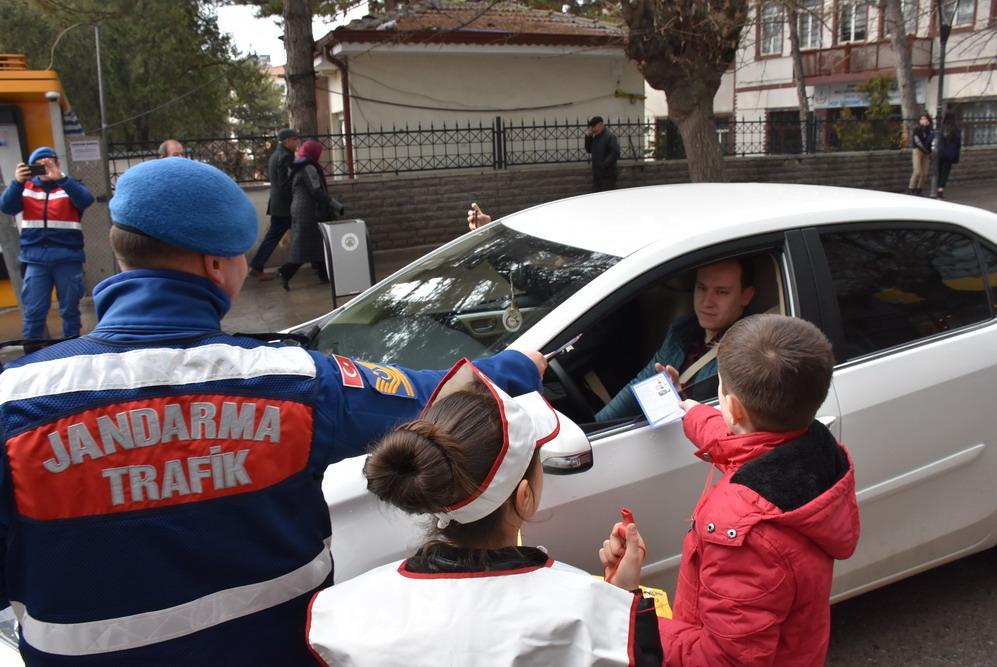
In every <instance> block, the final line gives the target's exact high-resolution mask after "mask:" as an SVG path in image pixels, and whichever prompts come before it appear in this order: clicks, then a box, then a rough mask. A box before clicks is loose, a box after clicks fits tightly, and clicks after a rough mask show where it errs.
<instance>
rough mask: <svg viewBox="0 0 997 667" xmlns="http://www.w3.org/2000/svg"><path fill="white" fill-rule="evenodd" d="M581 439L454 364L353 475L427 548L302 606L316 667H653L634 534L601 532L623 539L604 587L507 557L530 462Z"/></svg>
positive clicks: (535, 480)
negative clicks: (419, 534)
mask: <svg viewBox="0 0 997 667" xmlns="http://www.w3.org/2000/svg"><path fill="white" fill-rule="evenodd" d="M584 438H585V434H584V433H582V431H581V429H580V428H579V427H578V426H577V425H576V424H574V423H573V422H571V421H570V420H569V419H567V418H566V417H565V416H564V415H562V414H560V413H558V412H556V411H555V410H554V409H553V408H552V407H550V405H549V404H548V403H547V402H546V401H545V400H544V399H543V397H541V396H540V394H539V393H537V392H533V393H530V394H525V395H523V396H518V397H516V398H510V397H509V395H508V394H506V393H505V392H504V391H502V390H501V389H500V388H498V387H497V386H495V385H494V384H493V383H492V382H491V381H490V380H489V379H488V378H487V377H486V376H485V375H484V374H483V373H481V371H479V370H478V369H477V368H475V367H474V366H473V365H472V364H471V363H470V362H468V361H467V360H466V359H465V360H462V361H461V362H459V363H458V364H457V365H456V366H455V367H454V368H453V369H451V371H450V373H449V374H448V375H447V377H446V378H444V380H443V381H442V382H441V383H440V385H439V386H438V387H437V388H436V391H435V392H434V394H433V396H432V398H431V399H430V401H429V403H428V404H427V407H426V409H425V411H424V412H423V413H422V415H420V417H419V418H418V419H416V420H415V421H411V422H408V423H405V424H402V425H401V426H398V427H397V428H396V429H395V430H393V431H391V432H390V433H388V434H387V435H386V436H385V437H384V438H383V439H381V441H380V442H378V443H377V444H376V445H375V446H374V447H373V449H372V450H371V453H370V455H369V456H368V458H367V462H366V464H365V466H364V475H365V476H366V478H367V488H368V489H369V490H370V491H371V492H372V493H374V494H375V495H376V496H378V497H379V498H381V499H382V500H384V501H385V502H388V503H390V504H392V505H394V506H396V507H399V508H400V509H402V510H404V511H406V512H409V513H411V514H428V515H432V517H433V523H432V529H431V534H430V539H429V540H428V541H427V542H426V543H425V544H423V545H422V546H421V547H420V548H419V549H418V550H417V551H416V553H415V554H414V555H412V556H411V557H410V558H408V559H406V560H404V561H401V562H400V563H391V564H389V565H384V566H382V567H379V568H376V569H374V570H371V571H370V572H367V573H366V574H363V575H361V576H359V577H357V578H355V579H351V580H349V581H346V582H344V583H341V584H337V585H336V586H333V587H332V588H328V589H326V590H324V591H320V592H319V593H317V594H316V595H315V597H314V598H313V599H312V603H311V605H310V606H309V613H308V630H307V631H306V636H307V640H308V643H309V647H310V648H311V650H312V652H313V653H314V655H315V656H316V658H318V659H319V661H320V662H322V663H323V664H327V665H337V666H339V665H344V666H347V665H348V666H357V667H363V666H367V665H371V666H373V665H377V666H379V667H382V666H390V665H406V666H411V665H433V666H434V667H435V666H438V665H459V666H461V667H465V666H473V665H488V666H489V667H491V666H492V665H512V664H515V665H522V666H532V665H536V666H540V665H544V666H547V665H558V666H559V667H561V666H564V667H575V666H578V667H582V666H588V665H644V664H647V665H652V664H653V665H660V664H661V661H662V651H661V642H660V639H659V636H658V623H657V617H656V615H655V611H654V603H653V601H652V600H650V599H647V600H645V599H644V598H643V597H642V595H641V594H640V590H639V587H638V585H639V578H640V568H641V564H642V563H643V560H644V545H643V541H642V540H641V538H640V535H639V533H638V532H637V528H636V526H634V525H630V526H628V527H623V525H622V524H617V525H616V526H614V527H613V530H614V532H616V531H619V533H618V534H620V535H624V534H625V535H626V539H625V552H624V555H623V557H622V559H621V560H620V563H619V566H618V569H614V570H613V571H607V580H611V581H612V582H613V583H612V584H610V583H606V582H605V581H599V580H597V579H595V578H593V577H592V576H590V575H588V574H586V573H585V572H582V571H581V570H578V569H576V568H573V567H571V566H568V565H565V564H563V563H559V562H556V561H555V560H553V559H552V558H550V557H549V556H548V555H547V554H546V552H544V551H543V550H541V549H538V548H535V547H524V546H517V536H518V533H519V529H520V527H521V526H522V525H523V522H525V521H527V520H529V519H530V518H531V517H532V516H533V515H534V514H535V513H536V511H537V508H538V507H539V505H540V497H541V494H542V491H543V469H542V467H541V465H540V451H541V448H542V447H543V446H544V445H550V444H551V443H555V442H556V443H558V444H561V442H560V441H562V440H563V441H567V442H568V443H579V444H580V445H581V446H582V447H585V446H587V443H586V442H585V441H584ZM579 439H581V440H579ZM577 449H578V448H577V447H573V449H572V450H573V451H577ZM607 545H608V541H607ZM607 548H608V546H607ZM603 562H607V561H606V560H605V559H604V560H603Z"/></svg>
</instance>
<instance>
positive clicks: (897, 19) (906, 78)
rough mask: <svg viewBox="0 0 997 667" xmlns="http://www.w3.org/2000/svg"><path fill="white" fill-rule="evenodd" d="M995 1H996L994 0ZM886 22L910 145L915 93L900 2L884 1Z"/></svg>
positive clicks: (915, 118) (915, 105) (906, 141)
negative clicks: (895, 63) (895, 61)
mask: <svg viewBox="0 0 997 667" xmlns="http://www.w3.org/2000/svg"><path fill="white" fill-rule="evenodd" d="M995 1H997V0H995ZM885 9H886V20H887V22H888V23H889V24H892V29H891V30H890V45H891V46H892V47H893V53H894V55H895V56H896V58H897V83H898V84H899V85H900V110H901V113H903V117H904V124H903V128H904V144H905V145H907V144H909V143H910V135H911V132H913V131H914V127H915V126H916V125H917V117H918V115H919V114H918V108H917V92H916V90H915V88H914V73H913V71H912V68H911V57H910V48H909V44H908V42H907V26H906V25H905V23H904V13H903V8H902V7H901V4H900V0H886V7H885Z"/></svg>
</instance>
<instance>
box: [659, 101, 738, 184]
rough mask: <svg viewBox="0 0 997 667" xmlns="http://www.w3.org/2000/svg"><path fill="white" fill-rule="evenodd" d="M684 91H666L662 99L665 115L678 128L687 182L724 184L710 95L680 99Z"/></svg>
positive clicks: (721, 154) (721, 156) (718, 141)
mask: <svg viewBox="0 0 997 667" xmlns="http://www.w3.org/2000/svg"><path fill="white" fill-rule="evenodd" d="M685 92H686V91H682V93H674V94H673V93H669V92H668V91H666V92H665V96H666V98H667V99H668V101H669V104H668V115H669V116H670V117H671V119H672V120H674V121H675V124H676V125H678V128H679V134H681V135H682V144H683V145H684V146H685V154H686V159H687V160H688V167H689V180H690V181H692V182H693V183H708V182H721V181H724V180H726V179H725V177H724V161H723V152H722V151H721V150H720V140H719V139H718V138H717V125H716V122H715V121H714V118H713V95H708V96H707V95H705V94H704V95H701V96H699V97H698V98H697V99H690V98H689V97H687V96H686V97H685V98H684V99H683V95H684V94H685ZM714 94H715V93H714ZM673 99H682V103H681V104H676V105H672V104H671V100H673Z"/></svg>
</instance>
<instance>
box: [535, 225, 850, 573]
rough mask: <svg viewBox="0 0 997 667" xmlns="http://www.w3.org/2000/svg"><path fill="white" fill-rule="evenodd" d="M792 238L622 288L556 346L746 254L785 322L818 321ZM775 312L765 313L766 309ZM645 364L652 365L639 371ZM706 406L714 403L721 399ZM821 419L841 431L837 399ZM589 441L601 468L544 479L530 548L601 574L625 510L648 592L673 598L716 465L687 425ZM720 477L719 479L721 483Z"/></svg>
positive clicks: (721, 249) (726, 247)
mask: <svg viewBox="0 0 997 667" xmlns="http://www.w3.org/2000/svg"><path fill="white" fill-rule="evenodd" d="M797 236H798V234H797ZM788 239H789V235H786V234H782V233H779V234H775V235H768V236H766V237H758V238H754V239H750V238H749V239H743V240H740V241H738V242H735V243H731V244H723V245H718V246H716V247H711V248H707V249H704V250H703V251H701V252H698V253H695V254H692V255H689V256H685V257H681V258H678V259H676V260H673V261H668V262H665V263H664V264H662V265H661V266H660V267H659V268H658V269H657V270H656V271H655V272H651V274H650V275H644V276H641V277H640V278H639V279H637V280H635V281H634V284H632V285H630V287H631V290H630V292H628V291H627V286H621V288H620V289H619V290H617V291H616V292H614V294H613V295H612V297H611V300H612V301H613V302H615V303H606V304H600V306H598V307H596V308H593V310H592V312H590V313H589V314H588V317H587V319H585V318H583V319H582V320H581V321H580V322H576V323H574V324H572V325H571V326H570V327H568V328H567V329H565V330H564V332H562V334H561V335H559V336H558V337H556V339H555V340H560V339H562V338H564V339H567V338H569V337H571V336H573V335H575V334H576V333H578V332H582V331H585V329H586V326H587V325H591V324H592V322H594V321H600V320H605V319H606V318H612V317H614V308H615V307H616V306H618V305H619V302H622V301H626V300H627V299H629V298H632V296H633V292H634V290H636V289H639V288H640V287H641V286H642V285H641V284H646V283H647V282H655V281H657V282H660V281H667V280H668V279H669V277H670V276H673V275H675V274H676V273H679V272H682V271H689V270H691V269H693V268H694V267H696V266H701V265H703V264H707V263H710V262H712V261H716V260H719V259H722V258H729V257H732V256H736V255H743V254H745V253H770V256H771V258H772V260H773V272H772V278H773V280H775V281H776V283H775V287H774V289H773V288H771V287H770V288H768V289H769V291H770V292H773V291H774V292H775V293H774V294H771V295H770V296H769V300H770V301H772V300H774V302H775V303H776V304H777V306H778V310H780V311H781V312H784V313H787V314H800V313H801V312H812V313H816V312H817V309H816V306H811V307H809V308H808V309H802V308H801V303H800V299H801V290H800V289H798V285H800V284H801V279H803V280H804V281H806V280H809V276H810V269H809V263H808V262H809V260H808V258H807V257H806V255H805V253H804V254H803V255H801V257H800V258H796V257H794V256H793V254H792V253H791V251H790V244H789V243H788ZM801 247H802V246H801ZM802 292H803V293H804V294H805V295H806V297H807V298H810V299H812V298H814V297H813V294H814V290H813V288H812V286H811V287H807V286H806V285H804V289H803V290H802ZM756 298H757V297H756ZM769 307H771V306H769V305H768V304H766V307H765V308H764V309H763V310H768V309H769ZM644 362H646V359H645V360H642V361H641V365H643V363H644ZM706 402H711V403H713V404H716V399H715V393H714V398H713V399H712V400H708V401H706ZM819 414H820V416H821V417H822V418H823V419H824V421H825V422H826V423H828V424H830V425H831V427H832V429H835V430H836V429H837V416H838V407H837V401H836V399H835V397H834V394H833V392H831V393H830V394H829V396H828V399H827V401H826V402H825V405H824V406H823V407H822V409H821V411H820V413H819ZM591 439H592V444H593V458H594V465H593V467H592V468H591V469H590V470H588V471H586V472H584V473H580V474H575V475H568V476H552V475H547V476H546V477H545V482H544V495H543V505H542V511H541V512H540V513H539V515H538V516H537V517H536V518H535V519H534V520H533V521H531V522H529V523H527V524H526V525H524V527H523V536H524V540H525V542H526V543H527V544H534V545H537V544H538V545H543V546H546V547H547V548H548V549H549V550H550V553H551V555H552V556H553V557H554V558H556V559H559V560H563V561H566V562H568V563H571V564H573V565H576V566H578V567H581V568H583V569H586V570H587V571H590V572H593V573H596V572H600V571H601V570H600V564H599V560H598V549H599V547H600V546H601V544H602V541H603V540H604V539H606V537H607V535H608V533H609V530H610V528H611V527H612V525H613V523H614V522H616V521H618V520H619V508H620V507H621V506H626V507H628V508H630V509H631V510H632V511H633V512H634V515H635V518H636V521H637V523H638V525H639V526H640V528H641V534H642V536H643V538H644V540H645V543H646V545H647V560H646V562H645V565H644V569H643V576H642V583H644V584H647V585H651V586H657V587H660V588H663V589H665V590H666V591H674V589H675V588H674V586H675V581H676V577H677V572H678V566H679V562H680V560H681V551H682V541H683V539H684V537H685V534H686V532H687V531H688V529H689V525H690V516H691V514H692V510H693V507H694V506H695V504H696V501H697V499H698V498H699V497H700V495H701V494H702V493H703V492H704V491H705V490H706V488H707V484H708V483H709V481H708V480H709V474H710V466H709V465H707V464H706V463H703V462H702V461H700V460H699V459H698V458H696V457H695V456H694V447H693V446H692V445H691V443H690V442H689V441H688V440H687V439H686V437H685V435H684V433H683V430H682V424H681V423H680V422H678V423H672V424H668V425H665V426H662V427H660V428H651V427H650V426H648V425H647V422H646V421H645V420H642V419H637V420H635V421H634V422H632V423H626V424H622V425H619V426H616V427H612V428H608V429H605V430H601V431H596V432H595V433H593V434H592V435H591ZM720 476H721V475H720V473H719V471H717V472H716V473H715V475H714V479H719V478H720Z"/></svg>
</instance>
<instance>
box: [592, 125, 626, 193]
mask: <svg viewBox="0 0 997 667" xmlns="http://www.w3.org/2000/svg"><path fill="white" fill-rule="evenodd" d="M585 151H586V152H587V153H591V154H592V190H593V191H594V192H602V191H603V190H612V189H614V188H615V187H616V175H617V169H616V163H617V161H618V160H619V159H620V142H619V141H617V140H616V135H615V134H613V133H612V132H611V131H610V130H608V129H607V128H606V123H605V122H603V120H602V116H595V117H594V118H592V120H590V121H589V129H588V130H586V131H585Z"/></svg>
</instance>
